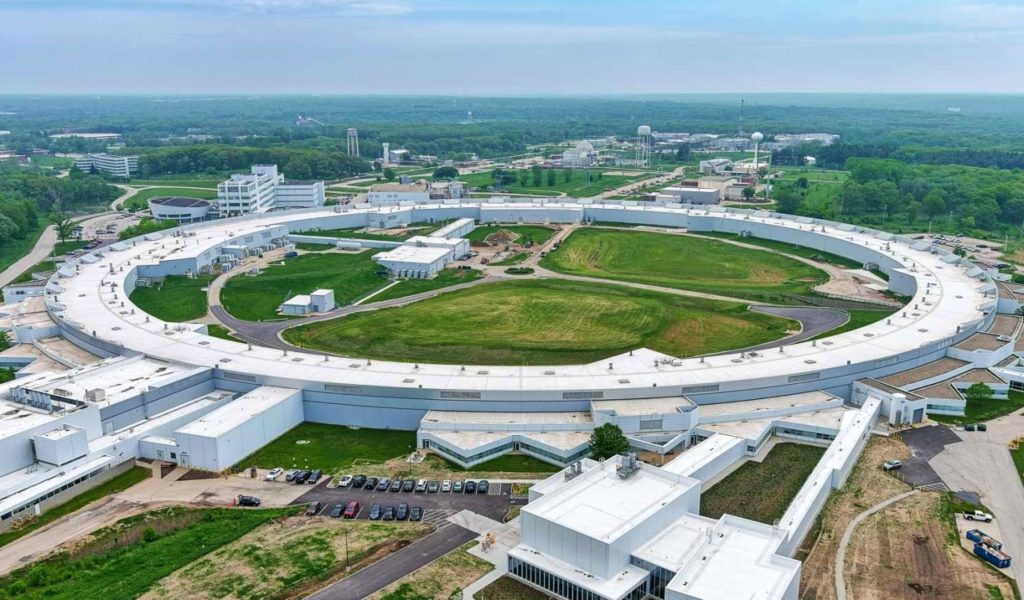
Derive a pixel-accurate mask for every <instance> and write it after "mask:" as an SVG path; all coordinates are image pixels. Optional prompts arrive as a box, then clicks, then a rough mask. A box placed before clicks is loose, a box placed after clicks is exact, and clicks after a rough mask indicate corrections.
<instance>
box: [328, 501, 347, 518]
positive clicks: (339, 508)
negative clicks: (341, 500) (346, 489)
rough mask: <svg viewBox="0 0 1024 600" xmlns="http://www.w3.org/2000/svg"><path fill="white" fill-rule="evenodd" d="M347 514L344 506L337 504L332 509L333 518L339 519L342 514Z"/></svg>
mask: <svg viewBox="0 0 1024 600" xmlns="http://www.w3.org/2000/svg"><path fill="white" fill-rule="evenodd" d="M343 512H345V505H344V504H335V505H334V508H332V509H331V518H332V519H337V518H338V517H340V516H341V513H343Z"/></svg>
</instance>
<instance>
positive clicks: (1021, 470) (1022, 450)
mask: <svg viewBox="0 0 1024 600" xmlns="http://www.w3.org/2000/svg"><path fill="white" fill-rule="evenodd" d="M1010 456H1011V457H1013V465H1014V466H1015V467H1017V474H1018V475H1020V480H1021V483H1024V444H1022V445H1021V446H1020V447H1018V448H1017V449H1016V450H1010Z"/></svg>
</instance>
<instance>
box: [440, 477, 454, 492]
mask: <svg viewBox="0 0 1024 600" xmlns="http://www.w3.org/2000/svg"><path fill="white" fill-rule="evenodd" d="M441 491H442V492H450V491H452V482H451V481H449V480H448V479H445V480H444V481H442V482H441Z"/></svg>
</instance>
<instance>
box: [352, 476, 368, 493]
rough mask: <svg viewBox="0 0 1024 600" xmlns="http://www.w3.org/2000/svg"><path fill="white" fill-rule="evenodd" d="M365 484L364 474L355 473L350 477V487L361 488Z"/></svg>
mask: <svg viewBox="0 0 1024 600" xmlns="http://www.w3.org/2000/svg"><path fill="white" fill-rule="evenodd" d="M364 484H366V475H356V476H355V477H353V478H352V489H356V490H358V489H361V488H362V487H363V485H364Z"/></svg>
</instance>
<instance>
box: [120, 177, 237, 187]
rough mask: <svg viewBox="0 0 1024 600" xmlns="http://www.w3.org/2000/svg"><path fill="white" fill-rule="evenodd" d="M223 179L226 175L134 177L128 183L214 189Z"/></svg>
mask: <svg viewBox="0 0 1024 600" xmlns="http://www.w3.org/2000/svg"><path fill="white" fill-rule="evenodd" d="M225 179H227V177H221V178H218V179H172V178H167V179H134V180H132V182H131V183H130V184H128V185H132V186H147V185H158V186H161V187H201V188H208V189H211V190H216V189H217V184H218V183H220V182H222V181H224V180H225Z"/></svg>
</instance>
